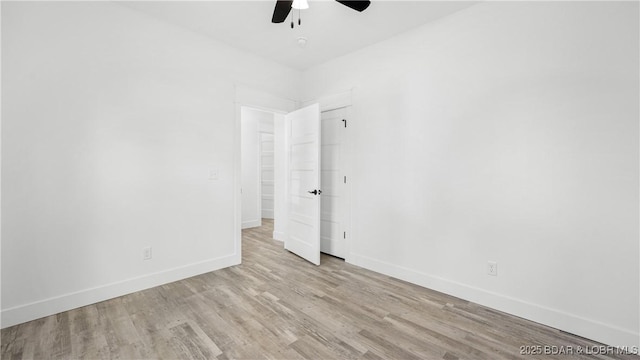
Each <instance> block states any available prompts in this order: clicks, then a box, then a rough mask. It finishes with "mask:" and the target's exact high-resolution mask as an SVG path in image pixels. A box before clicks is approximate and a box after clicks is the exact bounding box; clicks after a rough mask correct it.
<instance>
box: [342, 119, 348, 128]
mask: <svg viewBox="0 0 640 360" xmlns="http://www.w3.org/2000/svg"><path fill="white" fill-rule="evenodd" d="M342 121H344V127H347V119H342Z"/></svg>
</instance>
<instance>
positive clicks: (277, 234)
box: [273, 231, 284, 241]
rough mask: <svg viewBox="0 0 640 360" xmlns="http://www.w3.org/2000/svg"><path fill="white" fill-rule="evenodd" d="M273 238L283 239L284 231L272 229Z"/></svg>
mask: <svg viewBox="0 0 640 360" xmlns="http://www.w3.org/2000/svg"><path fill="white" fill-rule="evenodd" d="M273 239H274V240H278V241H284V233H283V232H282V231H274V232H273Z"/></svg>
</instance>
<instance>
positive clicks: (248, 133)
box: [240, 107, 273, 229]
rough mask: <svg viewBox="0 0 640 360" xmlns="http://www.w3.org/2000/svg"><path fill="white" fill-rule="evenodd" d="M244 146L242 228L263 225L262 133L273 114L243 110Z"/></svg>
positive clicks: (271, 120) (242, 130)
mask: <svg viewBox="0 0 640 360" xmlns="http://www.w3.org/2000/svg"><path fill="white" fill-rule="evenodd" d="M240 119H241V141H240V142H241V144H242V149H241V153H242V155H241V156H242V160H241V162H242V228H243V229H246V228H251V227H256V226H260V225H262V202H261V191H260V187H261V177H260V172H261V162H260V157H261V148H260V131H261V129H262V125H261V124H263V123H264V122H268V123H271V128H273V114H272V113H269V112H265V111H260V110H256V109H252V108H248V107H242V108H241V114H240Z"/></svg>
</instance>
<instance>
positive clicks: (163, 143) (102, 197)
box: [1, 2, 300, 327]
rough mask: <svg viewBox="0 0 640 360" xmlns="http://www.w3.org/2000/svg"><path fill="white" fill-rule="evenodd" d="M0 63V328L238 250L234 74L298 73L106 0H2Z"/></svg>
mask: <svg viewBox="0 0 640 360" xmlns="http://www.w3.org/2000/svg"><path fill="white" fill-rule="evenodd" d="M2 75H3V76H2V90H3V94H2V120H3V124H2V126H3V129H2V222H3V226H2V248H3V251H2V269H1V273H2V326H5V327H6V326H10V325H13V324H15V323H19V322H23V321H27V320H31V319H34V318H37V317H41V316H45V315H49V314H52V313H56V312H59V311H63V310H67V309H70V308H73V307H77V306H82V305H86V304H89V303H92V302H96V301H100V300H104V299H107V298H110V297H113V296H118V295H122V294H125V293H128V292H132V291H136V290H140V289H142V288H146V287H150V286H154V285H158V284H161V283H165V282H168V281H173V280H177V279H179V278H184V277H188V276H191V275H195V274H198V273H202V272H207V271H211V270H214V269H218V268H221V267H224V266H229V265H231V264H236V263H238V262H239V260H240V257H239V254H240V253H239V249H237V243H236V242H235V240H236V239H237V237H238V236H239V234H238V233H237V231H236V228H234V223H236V221H237V223H238V224H239V219H237V220H236V219H234V216H235V215H234V212H233V211H230V209H233V208H234V204H236V203H237V202H236V201H239V200H238V199H237V197H238V196H239V192H238V194H236V192H235V191H234V189H235V179H234V177H235V176H236V175H235V174H236V173H235V171H236V170H235V169H236V168H237V167H239V165H238V164H236V160H235V157H234V154H235V153H236V149H237V148H239V144H238V141H239V139H235V138H234V136H233V134H234V129H235V127H236V122H235V121H236V120H235V117H236V105H235V104H234V101H236V90H237V88H236V84H238V83H239V84H245V85H247V86H251V87H254V88H258V89H262V90H263V91H264V92H266V93H273V94H276V95H278V96H282V97H286V98H294V97H295V96H296V94H297V91H298V86H299V81H300V73H299V72H297V71H293V70H290V69H287V68H285V67H282V66H279V65H275V64H274V63H271V62H268V61H265V60H263V59H260V58H257V57H254V56H253V55H249V54H247V53H243V52H240V51H238V50H235V49H233V48H231V47H229V46H227V45H224V44H222V43H216V42H214V41H212V40H210V39H207V38H204V37H200V36H198V35H196V34H195V33H191V32H189V31H187V30H183V29H181V28H178V27H174V26H170V25H167V24H165V23H162V22H160V21H157V20H155V19H153V18H151V17H148V16H146V15H144V14H141V13H138V12H136V11H133V10H130V9H128V8H124V7H121V6H120V5H117V4H114V3H112V2H53V3H52V2H20V3H17V2H11V3H8V2H3V3H2ZM210 170H217V173H218V180H210V179H209V177H210ZM147 246H151V247H153V259H152V260H149V261H143V260H142V249H143V248H144V247H147Z"/></svg>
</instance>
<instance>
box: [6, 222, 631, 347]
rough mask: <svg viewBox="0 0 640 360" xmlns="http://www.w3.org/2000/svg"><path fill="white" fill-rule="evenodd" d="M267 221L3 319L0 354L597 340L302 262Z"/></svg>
mask: <svg viewBox="0 0 640 360" xmlns="http://www.w3.org/2000/svg"><path fill="white" fill-rule="evenodd" d="M272 231H273V224H272V223H270V222H269V221H266V222H265V226H263V227H262V228H256V229H250V230H245V231H243V263H242V265H239V266H235V267H231V268H227V269H223V270H219V271H215V272H212V273H208V274H204V275H200V276H196V277H193V278H190V279H186V280H182V281H178V282H174V283H171V284H167V285H164V286H159V287H156V288H153V289H149V290H145V291H141V292H137V293H134V294H131V295H126V296H122V297H119V298H116V299H112V300H109V301H104V302H101V303H98V304H94V305H89V306H85V307H83V308H79V309H75V310H72V311H67V312H64V313H61V314H57V315H53V316H49V317H46V318H42V319H39V320H35V321H31V322H28V323H25V324H21V325H17V326H13V327H11V328H7V329H4V330H2V352H1V355H2V359H21V358H24V359H47V358H73V359H75V358H84V359H94V358H96V359H98V358H120V359H138V358H153V359H155V358H166V359H220V360H222V359H233V358H237V359H263V358H269V359H516V358H528V359H533V358H549V356H546V357H545V356H538V357H535V356H525V355H521V354H520V346H526V345H543V346H544V345H556V346H569V345H570V346H573V347H574V348H576V347H577V346H583V347H585V346H593V345H596V344H595V343H593V342H590V341H588V340H585V339H583V338H579V337H576V336H573V335H570V334H567V333H563V332H561V331H558V330H555V329H552V328H549V327H546V326H542V325H539V324H536V323H533V322H530V321H526V320H522V319H520V318H516V317H513V316H509V315H506V314H504V313H501V312H499V311H495V310H492V309H488V308H486V307H483V306H479V305H476V304H473V303H469V302H467V301H464V300H460V299H457V298H454V297H451V296H447V295H444V294H441V293H438V292H435V291H431V290H428V289H424V288H421V287H418V286H415V285H412V284H409V283H406V282H403V281H399V280H395V279H392V278H389V277H387V276H384V275H380V274H377V273H374V272H371V271H367V270H364V269H361V268H358V267H355V266H351V265H349V264H345V263H344V261H342V260H340V259H336V258H333V257H330V256H324V255H323V257H322V265H321V266H319V267H316V266H314V265H310V264H308V263H306V262H305V261H303V260H302V259H300V258H298V257H297V256H295V255H293V254H290V253H288V252H286V251H285V250H283V247H282V243H280V242H277V241H274V240H273V239H271V234H272ZM552 358H555V359H561V358H567V357H566V356H565V357H563V356H555V357H552ZM572 358H579V357H577V356H576V357H572ZM596 358H598V359H611V358H615V357H604V356H598V357H594V356H591V357H584V359H596ZM619 358H623V357H619ZM627 358H634V359H637V357H627Z"/></svg>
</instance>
